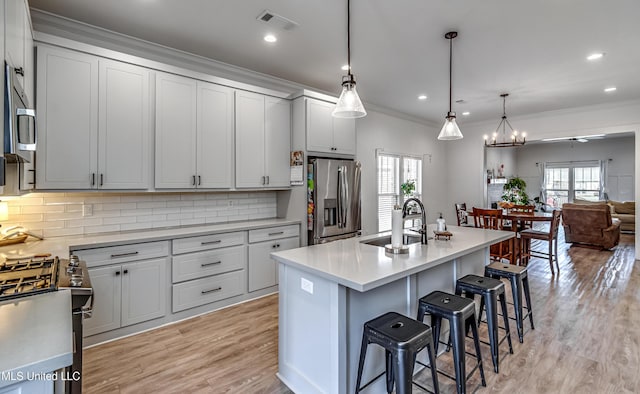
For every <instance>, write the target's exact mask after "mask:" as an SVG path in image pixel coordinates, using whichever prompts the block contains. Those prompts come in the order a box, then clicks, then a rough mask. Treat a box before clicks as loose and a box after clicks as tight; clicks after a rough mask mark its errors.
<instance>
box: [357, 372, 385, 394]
mask: <svg viewBox="0 0 640 394" xmlns="http://www.w3.org/2000/svg"><path fill="white" fill-rule="evenodd" d="M386 373H387V372H386V371H385V372H382V373H381V374H380V375H378V376H376V377H375V378H373V379H371V380H370V381H368V382H367V384H365V385H364V386H362V387H360V388H357V387H356V393H359V392H360V391H362V390H364V389H366V388H367V387H368V386H369V385H371V383H373V382H375V381H376V380H378V379H380V378H381V377H383V376H384V375H385V374H386Z"/></svg>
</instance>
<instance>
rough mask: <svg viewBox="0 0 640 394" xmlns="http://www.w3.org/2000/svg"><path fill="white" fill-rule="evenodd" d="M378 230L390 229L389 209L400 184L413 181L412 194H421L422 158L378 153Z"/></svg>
mask: <svg viewBox="0 0 640 394" xmlns="http://www.w3.org/2000/svg"><path fill="white" fill-rule="evenodd" d="M377 161H378V231H389V230H391V210H392V209H393V206H394V205H396V204H402V203H404V200H405V199H406V198H408V197H405V198H404V199H402V200H401V199H400V196H401V191H400V185H401V184H402V183H405V182H408V181H411V180H413V181H415V190H414V192H413V194H414V196H416V197H417V198H420V197H421V195H422V159H419V158H416V157H412V156H408V155H399V154H391V153H382V152H379V153H378V160H377Z"/></svg>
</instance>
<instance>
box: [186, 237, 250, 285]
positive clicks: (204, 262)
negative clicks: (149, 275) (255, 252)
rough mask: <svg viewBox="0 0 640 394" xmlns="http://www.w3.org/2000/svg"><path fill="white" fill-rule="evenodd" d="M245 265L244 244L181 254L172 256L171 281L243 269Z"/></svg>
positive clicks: (245, 251) (245, 252)
mask: <svg viewBox="0 0 640 394" xmlns="http://www.w3.org/2000/svg"><path fill="white" fill-rule="evenodd" d="M246 265H247V247H246V246H235V247H233V248H224V249H216V250H210V251H207V252H199V253H189V254H183V255H181V256H176V257H174V258H173V282H174V283H176V282H184V281H185V280H191V279H198V278H202V277H205V276H210V275H216V274H222V273H224V272H230V271H235V270H239V269H244V268H245V267H246Z"/></svg>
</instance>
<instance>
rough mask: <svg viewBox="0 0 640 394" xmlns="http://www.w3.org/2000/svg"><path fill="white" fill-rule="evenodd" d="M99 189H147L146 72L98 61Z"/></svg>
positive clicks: (148, 122)
mask: <svg viewBox="0 0 640 394" xmlns="http://www.w3.org/2000/svg"><path fill="white" fill-rule="evenodd" d="M99 66H100V71H99V90H98V91H99V100H98V102H99V111H98V113H99V124H98V174H99V175H98V181H97V182H98V187H99V188H101V189H147V188H148V187H149V160H150V155H149V145H150V135H151V129H150V119H149V116H150V114H149V106H150V105H149V100H150V95H149V71H148V70H147V69H144V68H142V67H137V66H132V65H130V64H126V63H120V62H115V61H110V60H102V59H101V60H100V61H99Z"/></svg>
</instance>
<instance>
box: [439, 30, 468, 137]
mask: <svg viewBox="0 0 640 394" xmlns="http://www.w3.org/2000/svg"><path fill="white" fill-rule="evenodd" d="M456 37H458V32H455V31H450V32H449V33H447V34H445V35H444V38H446V39H447V40H449V112H448V113H447V116H446V117H445V119H446V120H445V121H444V126H442V130H440V134H439V135H438V139H439V140H459V139H461V138H462V133H461V132H460V128H459V127H458V125H457V124H456V113H455V112H453V111H451V100H452V82H451V79H452V77H451V72H452V71H451V70H452V68H453V67H452V66H453V39H454V38H456Z"/></svg>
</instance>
